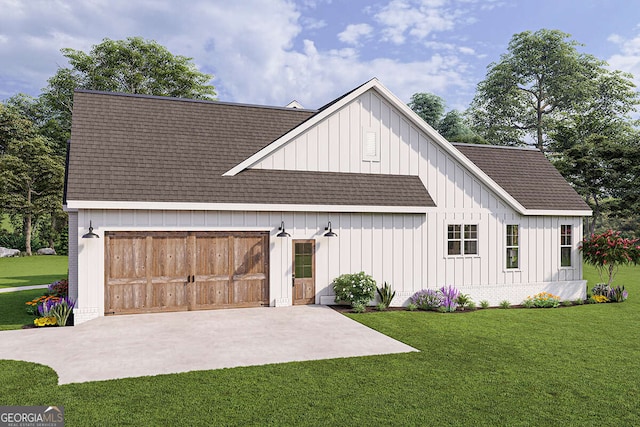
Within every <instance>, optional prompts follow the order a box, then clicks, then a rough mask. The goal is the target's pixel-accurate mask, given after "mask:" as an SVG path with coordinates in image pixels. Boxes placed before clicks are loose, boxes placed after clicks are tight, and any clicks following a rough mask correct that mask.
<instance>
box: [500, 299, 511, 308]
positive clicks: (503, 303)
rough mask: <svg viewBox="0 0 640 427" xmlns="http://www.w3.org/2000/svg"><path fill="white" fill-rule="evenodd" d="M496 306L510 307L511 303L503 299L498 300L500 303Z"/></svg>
mask: <svg viewBox="0 0 640 427" xmlns="http://www.w3.org/2000/svg"><path fill="white" fill-rule="evenodd" d="M498 306H499V307H500V308H511V303H510V302H509V301H507V300H506V299H505V300H502V301H500V304H498Z"/></svg>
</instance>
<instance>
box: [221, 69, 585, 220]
mask: <svg viewBox="0 0 640 427" xmlns="http://www.w3.org/2000/svg"><path fill="white" fill-rule="evenodd" d="M367 91H375V93H376V95H377V96H380V97H381V98H382V99H384V100H385V101H386V102H388V103H389V104H390V105H391V106H392V107H393V108H394V109H395V110H397V111H398V112H399V114H401V115H402V116H403V118H405V119H406V120H407V121H409V122H410V123H411V125H413V126H415V127H416V129H418V130H419V132H422V133H424V134H425V135H426V136H427V137H428V138H429V139H430V140H431V141H433V142H434V143H435V144H436V145H437V146H438V147H439V149H440V150H442V151H443V152H445V153H446V154H447V155H449V156H451V158H452V159H454V160H455V161H456V162H458V163H459V164H460V165H461V166H462V167H463V168H465V169H466V170H468V171H469V172H470V173H471V174H472V175H473V176H474V177H475V178H476V179H478V181H480V182H481V183H482V184H483V185H485V186H486V187H488V188H489V189H490V190H491V191H493V192H494V193H495V194H496V195H497V196H498V197H499V198H500V199H501V200H503V201H504V202H505V203H506V204H507V205H508V206H510V207H511V208H512V209H514V210H515V211H516V212H519V213H521V214H523V215H536V214H544V215H549V214H572V215H573V214H576V213H578V214H580V215H589V214H590V210H589V208H588V207H586V205H579V203H577V202H576V201H575V198H576V197H578V198H579V197H580V196H579V195H578V194H577V193H575V191H574V190H573V189H572V188H571V187H570V186H569V185H568V184H567V182H566V181H565V180H564V178H562V177H561V176H560V179H561V181H559V180H556V181H555V182H556V184H557V185H558V186H559V187H562V188H563V190H566V194H569V193H571V194H572V200H574V203H573V204H567V205H566V206H569V209H568V210H567V209H561V208H560V206H564V205H562V204H559V203H555V202H553V201H552V200H551V199H549V198H547V197H546V196H545V195H544V194H533V193H535V191H533V190H534V189H535V186H528V185H527V183H526V182H525V181H522V182H520V184H522V188H520V189H519V190H518V191H516V190H515V188H514V187H513V186H509V185H508V181H507V180H501V181H500V182H501V183H502V185H501V183H500V182H497V181H496V180H495V179H494V178H500V175H499V174H495V173H489V172H492V171H493V170H492V169H490V168H487V170H485V168H483V167H481V165H479V164H477V163H475V162H474V159H472V158H470V157H468V156H465V155H464V154H463V153H462V152H461V151H460V150H458V149H457V148H456V147H454V145H453V144H451V143H450V142H449V141H447V140H446V139H445V138H444V137H442V136H441V135H440V134H439V133H438V132H436V131H435V130H434V129H433V128H432V127H431V126H429V124H427V123H426V122H425V121H424V120H423V119H422V118H420V117H419V116H418V115H417V114H416V113H415V112H413V111H412V110H411V109H410V108H409V107H408V106H407V105H406V104H404V103H403V102H402V101H400V100H399V99H398V98H397V97H396V96H395V95H394V94H393V93H391V92H390V91H389V90H388V89H386V88H385V87H384V86H383V85H382V84H381V83H380V82H379V81H378V80H377V79H375V78H374V79H371V80H370V81H368V82H366V83H365V84H363V85H361V86H359V87H357V88H355V89H353V90H351V91H350V92H348V93H346V94H345V95H343V96H341V97H339V98H337V99H336V100H334V101H332V102H330V103H328V104H327V105H325V106H323V107H322V108H321V109H320V110H318V113H317V114H315V115H314V116H313V117H311V118H309V120H307V121H305V122H304V123H302V124H301V125H299V126H297V127H295V128H293V129H292V130H291V131H289V132H288V133H286V134H284V135H282V136H281V137H280V138H278V139H276V140H275V141H274V142H272V143H271V144H269V145H268V146H266V147H264V148H263V149H261V150H259V151H258V152H256V153H254V154H253V155H251V156H250V157H248V158H247V159H245V160H243V161H242V162H240V163H238V164H237V165H235V166H234V167H233V168H231V169H230V170H228V171H227V172H225V175H226V176H234V175H236V174H238V173H240V172H242V171H244V170H247V169H248V168H251V167H252V166H258V167H262V166H260V165H259V164H260V162H262V161H263V160H265V159H266V158H268V157H269V156H272V155H273V154H274V153H276V152H278V151H279V150H283V149H284V148H285V147H286V146H287V144H288V143H289V142H291V141H293V140H295V139H296V138H298V137H300V136H302V135H304V133H305V132H307V131H309V129H311V128H312V127H314V126H319V124H320V123H322V122H323V121H326V120H329V118H330V117H332V116H333V115H335V114H336V113H337V112H339V111H340V110H341V109H343V108H344V107H345V106H347V105H348V104H350V103H352V102H354V101H355V100H357V99H358V98H359V97H360V96H362V95H363V94H364V93H366V92H367ZM517 156H518V155H515V158H514V159H512V160H514V161H515V160H516V159H517ZM545 161H546V159H545ZM545 165H546V166H548V167H551V169H549V168H548V167H547V168H545V170H547V171H549V172H550V173H553V176H554V177H555V178H557V177H558V176H559V174H558V173H557V171H555V168H553V166H552V165H550V164H549V163H548V162H546V164H545ZM525 188H526V189H527V190H525ZM509 189H510V190H511V191H515V193H514V194H512V193H511V191H510V190H509ZM525 191H529V192H531V194H530V196H529V198H528V199H527V198H523V197H522V196H523V193H524V192H525ZM516 195H518V197H516ZM536 197H537V198H538V203H532V202H531V201H532V199H533V198H536ZM523 201H526V202H527V203H528V205H527V206H525V205H524V204H523V203H522V202H523ZM578 206H579V207H578ZM576 211H577V212H576Z"/></svg>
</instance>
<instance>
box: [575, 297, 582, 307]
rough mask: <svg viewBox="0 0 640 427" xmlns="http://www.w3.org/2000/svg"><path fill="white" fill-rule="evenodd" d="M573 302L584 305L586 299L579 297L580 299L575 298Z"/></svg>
mask: <svg viewBox="0 0 640 427" xmlns="http://www.w3.org/2000/svg"><path fill="white" fill-rule="evenodd" d="M573 303H574V304H575V305H583V304H584V300H583V299H582V298H579V299H577V300H575V301H574V302H573Z"/></svg>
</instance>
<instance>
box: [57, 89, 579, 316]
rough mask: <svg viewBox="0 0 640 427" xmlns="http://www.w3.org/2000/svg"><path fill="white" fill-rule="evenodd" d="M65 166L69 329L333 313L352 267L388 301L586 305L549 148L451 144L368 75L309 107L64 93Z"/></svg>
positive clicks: (573, 225)
mask: <svg viewBox="0 0 640 427" xmlns="http://www.w3.org/2000/svg"><path fill="white" fill-rule="evenodd" d="M67 163H68V167H67V180H66V191H65V208H66V210H67V212H68V213H69V276H70V277H69V280H70V289H71V294H72V296H73V297H74V298H76V299H77V307H76V309H75V321H76V323H82V322H84V321H86V320H89V319H92V318H95V317H98V316H102V315H104V314H118V313H143V312H157V311H174V310H194V309H211V308H235V307H255V306H273V307H278V306H288V305H292V304H309V303H311V304H314V303H315V304H331V303H332V302H333V300H334V297H333V291H332V288H331V282H332V280H333V279H334V278H335V277H337V276H339V275H340V274H343V273H352V272H358V271H365V272H366V273H368V274H371V275H372V276H373V277H374V279H375V280H376V281H377V282H378V283H382V282H384V281H386V282H388V283H390V284H391V286H392V287H393V288H394V289H395V290H396V297H395V299H394V301H393V304H394V305H403V304H406V303H407V301H408V298H409V297H410V296H411V295H412V294H413V293H414V292H416V291H418V290H420V289H424V288H437V287H441V286H443V285H454V286H456V287H458V288H459V289H460V290H461V291H462V292H464V293H467V294H469V295H470V296H471V297H472V299H473V300H475V301H480V300H485V299H486V300H488V301H489V302H490V303H491V304H493V305H497V304H498V303H499V302H500V301H503V300H509V301H510V302H511V303H513V304H517V303H520V302H521V301H522V300H523V299H524V298H526V297H527V296H528V295H533V294H536V293H538V292H542V291H547V292H552V293H554V294H557V295H560V296H561V297H562V298H563V299H576V298H580V297H582V298H584V297H585V281H584V280H583V279H582V262H581V255H580V252H579V249H578V244H579V241H580V239H581V237H582V232H583V228H582V227H583V226H582V220H583V217H584V216H588V215H591V211H590V209H589V208H588V206H587V205H586V204H585V203H584V201H583V200H582V199H581V198H580V196H579V195H578V194H577V193H576V192H575V191H574V190H573V189H572V188H571V187H570V186H569V184H567V182H566V181H565V180H564V179H563V178H562V176H561V175H560V174H559V173H558V172H557V171H556V169H555V168H554V167H553V166H552V165H551V164H550V163H549V162H548V161H547V160H546V158H545V156H544V155H543V154H542V153H540V152H539V151H537V150H533V149H523V148H505V147H494V146H480V145H465V144H452V143H450V142H448V141H447V140H445V139H444V138H443V137H442V136H440V135H439V134H438V133H437V132H436V131H434V130H433V129H432V128H431V127H430V126H429V125H428V124H426V123H425V122H424V121H423V120H422V119H421V118H420V117H418V116H417V115H416V114H414V113H413V112H412V111H411V110H410V109H409V108H408V107H407V106H406V105H405V104H404V103H403V102H401V101H400V100H399V99H398V98H397V97H396V96H395V95H393V94H392V93H391V92H390V91H389V90H388V89H387V88H385V87H384V86H383V85H382V84H381V83H380V82H379V81H378V80H377V79H372V80H370V81H369V82H367V83H365V84H363V85H361V86H359V87H357V88H356V89H354V90H352V91H350V92H348V93H347V94H345V95H343V96H342V97H340V98H338V99H336V100H334V101H332V102H330V103H329V104H327V105H325V106H324V107H322V108H320V109H319V110H306V109H302V108H279V107H264V106H256V105H243V104H232V103H224V102H207V101H194V100H185V99H172V98H164V97H155V96H139V95H127V94H114V93H104V92H92V91H76V93H75V98H74V111H73V125H72V132H71V142H70V148H69V154H68V162H67ZM83 236H87V237H88V236H97V237H99V238H94V239H91V238H83Z"/></svg>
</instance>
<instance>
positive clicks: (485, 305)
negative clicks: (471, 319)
mask: <svg viewBox="0 0 640 427" xmlns="http://www.w3.org/2000/svg"><path fill="white" fill-rule="evenodd" d="M489 307H490V306H489V301H487V300H486V299H483V300H482V301H480V308H489Z"/></svg>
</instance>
